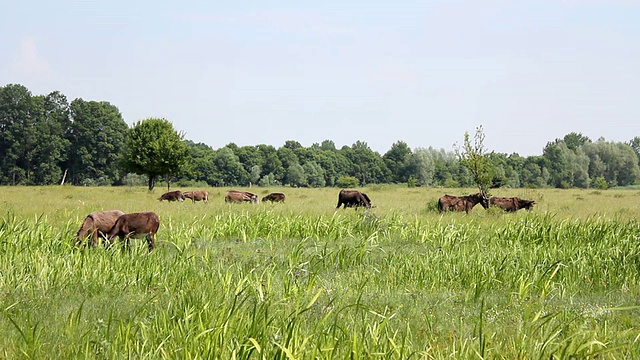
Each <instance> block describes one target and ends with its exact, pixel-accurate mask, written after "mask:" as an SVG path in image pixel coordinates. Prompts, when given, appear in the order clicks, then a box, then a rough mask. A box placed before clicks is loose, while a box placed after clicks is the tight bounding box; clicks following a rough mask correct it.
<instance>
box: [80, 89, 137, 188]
mask: <svg viewBox="0 0 640 360" xmlns="http://www.w3.org/2000/svg"><path fill="white" fill-rule="evenodd" d="M71 119H72V121H73V122H72V124H71V129H70V131H69V133H68V139H69V142H70V143H71V149H70V152H69V160H68V162H67V168H68V170H69V176H68V178H69V179H70V180H71V182H73V183H74V184H77V185H79V184H83V183H86V181H88V180H92V179H93V180H99V181H100V183H103V184H112V183H117V182H118V181H120V180H121V178H122V177H124V175H126V172H123V171H122V167H121V166H120V164H119V161H118V160H119V158H120V156H121V155H122V153H123V149H124V145H125V137H126V134H127V131H128V130H129V127H128V126H127V123H126V122H125V121H124V120H123V119H122V115H120V111H119V110H118V108H117V107H115V106H114V105H111V104H110V103H108V102H106V101H101V102H98V101H84V100H82V99H75V100H73V101H72V102H71Z"/></svg>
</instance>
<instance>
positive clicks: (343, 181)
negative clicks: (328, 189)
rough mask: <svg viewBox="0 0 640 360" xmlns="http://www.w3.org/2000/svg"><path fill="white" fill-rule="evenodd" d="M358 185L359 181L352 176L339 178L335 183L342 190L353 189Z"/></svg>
mask: <svg viewBox="0 0 640 360" xmlns="http://www.w3.org/2000/svg"><path fill="white" fill-rule="evenodd" d="M359 184H360V180H358V178H356V177H353V176H341V177H339V178H338V181H336V185H337V186H338V187H342V188H348V187H355V186H358V185H359Z"/></svg>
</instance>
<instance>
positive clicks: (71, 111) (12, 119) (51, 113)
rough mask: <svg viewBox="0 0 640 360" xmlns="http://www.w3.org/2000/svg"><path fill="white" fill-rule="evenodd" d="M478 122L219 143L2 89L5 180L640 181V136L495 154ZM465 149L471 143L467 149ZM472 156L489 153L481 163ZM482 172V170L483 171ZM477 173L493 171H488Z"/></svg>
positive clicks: (80, 103)
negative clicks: (461, 141)
mask: <svg viewBox="0 0 640 360" xmlns="http://www.w3.org/2000/svg"><path fill="white" fill-rule="evenodd" d="M483 138H484V134H483V133H482V129H481V128H479V129H477V132H476V135H475V140H476V142H475V144H476V145H479V146H480V147H479V148H475V149H473V148H472V149H471V150H473V151H471V152H469V151H468V150H469V148H468V145H469V144H470V141H469V140H470V139H469V135H468V134H465V146H467V147H465V148H463V149H460V148H457V147H456V148H454V151H446V150H444V149H434V148H431V147H428V148H416V149H410V148H409V147H408V146H407V144H406V143H405V142H403V141H398V142H396V143H394V144H393V145H392V146H391V149H389V151H387V152H386V153H385V154H383V155H380V154H379V153H377V152H374V151H373V150H371V148H369V146H368V145H367V143H366V142H363V141H357V142H355V143H354V144H353V145H351V146H343V147H341V148H337V147H336V145H335V144H334V142H333V141H331V140H325V141H323V142H321V143H319V144H318V143H316V144H313V145H311V146H310V147H304V146H302V145H301V144H300V143H299V142H297V141H295V140H289V141H286V142H285V144H284V145H282V146H281V147H279V148H275V147H274V146H272V145H265V144H260V145H255V146H242V147H240V146H237V145H236V144H234V143H230V144H228V145H226V146H224V147H222V148H219V149H213V148H212V147H210V146H209V145H206V144H203V143H194V142H192V141H190V140H185V139H184V135H183V134H178V133H176V132H175V130H173V127H172V125H171V123H170V122H168V121H167V120H164V119H147V120H144V121H139V122H138V123H136V124H134V126H132V127H129V126H128V125H127V123H126V122H125V121H124V119H123V118H122V115H121V114H120V112H119V111H118V109H117V107H115V106H114V105H112V104H110V103H108V102H104V101H103V102H97V101H84V100H82V99H75V100H73V101H71V103H69V102H68V101H67V98H66V97H65V96H64V95H63V94H61V93H60V92H57V91H56V92H52V93H50V94H48V95H35V96H34V95H32V94H31V93H30V91H29V90H28V89H27V88H26V87H24V86H22V85H15V84H10V85H6V86H4V87H0V185H18V184H25V185H46V184H55V183H60V182H61V181H62V179H63V178H64V179H65V181H66V182H68V183H72V184H75V185H121V184H126V183H130V182H131V181H132V179H135V178H136V177H135V176H133V175H132V174H133V173H135V174H144V175H145V176H146V181H148V185H149V188H150V189H151V188H153V186H154V184H155V182H156V180H157V179H163V180H168V181H179V182H183V183H188V182H198V183H202V184H204V183H206V184H208V185H210V186H236V185H247V184H250V183H252V184H256V185H264V186H273V185H290V186H311V187H323V186H355V185H364V184H373V183H407V184H409V185H410V186H445V187H458V186H475V185H476V184H478V182H479V181H482V182H486V183H488V184H489V185H490V186H493V187H499V186H510V187H560V188H568V187H583V188H586V187H593V186H595V187H608V186H627V185H632V184H640V167H639V162H640V161H639V159H640V137H635V138H633V139H631V140H630V141H629V142H628V143H616V142H609V141H606V140H604V139H599V140H597V141H592V140H591V139H589V138H587V137H585V136H583V135H581V134H577V133H570V134H568V135H566V136H565V137H564V138H562V139H556V140H554V141H552V142H549V143H548V144H547V145H546V146H545V148H544V149H543V154H542V155H540V156H529V157H522V156H520V155H518V154H511V155H507V154H502V153H495V152H489V153H487V152H486V151H485V149H484V148H482V139H483ZM461 150H465V151H461ZM469 155H479V156H481V158H482V159H483V161H482V162H480V164H482V166H483V168H482V169H480V170H481V171H480V172H477V171H474V169H473V168H471V167H470V164H478V163H477V162H475V160H474V158H473V157H471V158H470V157H469ZM476 170H477V169H476ZM479 176H481V177H485V178H484V179H480V178H479Z"/></svg>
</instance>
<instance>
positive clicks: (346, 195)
mask: <svg viewBox="0 0 640 360" xmlns="http://www.w3.org/2000/svg"><path fill="white" fill-rule="evenodd" d="M343 204H344V207H343V209H346V208H348V207H352V206H355V207H356V208H358V207H360V206H364V207H366V208H371V199H369V197H368V196H367V194H365V193H363V192H360V191H358V190H347V189H342V190H340V192H339V193H338V205H337V206H336V209H338V208H339V207H340V206H341V205H343Z"/></svg>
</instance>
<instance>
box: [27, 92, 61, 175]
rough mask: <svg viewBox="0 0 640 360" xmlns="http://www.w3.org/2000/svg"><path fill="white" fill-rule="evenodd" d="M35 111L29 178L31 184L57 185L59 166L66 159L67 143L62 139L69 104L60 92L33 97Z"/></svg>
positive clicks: (59, 173) (59, 172)
mask: <svg viewBox="0 0 640 360" xmlns="http://www.w3.org/2000/svg"><path fill="white" fill-rule="evenodd" d="M33 103H34V104H33V107H34V108H35V109H37V110H38V111H37V119H36V121H35V124H34V125H35V131H36V133H37V134H38V135H37V137H38V141H36V143H35V146H34V148H33V151H32V158H31V163H32V164H33V165H34V166H33V168H32V170H31V174H32V176H31V179H32V181H33V183H35V184H42V185H49V184H54V183H58V182H60V181H61V178H62V177H63V172H62V169H61V167H62V166H63V163H64V161H66V160H67V151H68V148H69V145H70V143H69V140H68V139H67V138H65V135H66V132H67V130H68V128H69V126H70V121H69V103H68V102H67V98H66V97H65V96H64V95H62V94H61V93H60V92H57V91H56V92H52V93H50V94H49V95H46V96H36V97H34V98H33Z"/></svg>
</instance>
